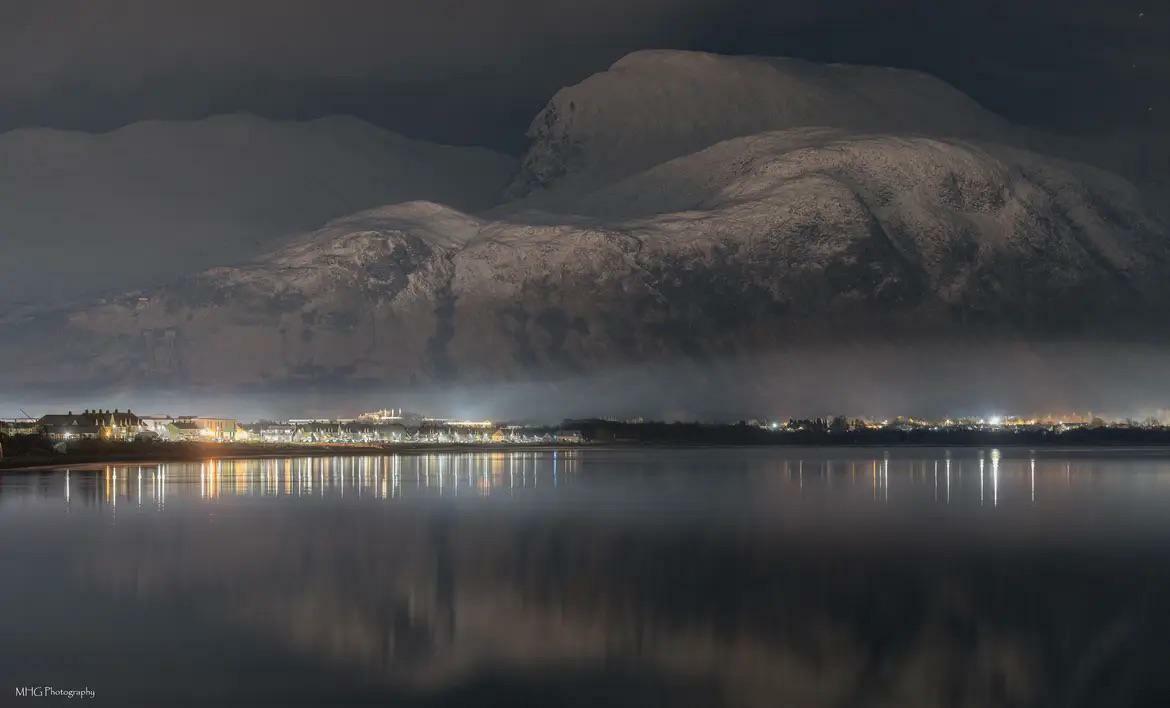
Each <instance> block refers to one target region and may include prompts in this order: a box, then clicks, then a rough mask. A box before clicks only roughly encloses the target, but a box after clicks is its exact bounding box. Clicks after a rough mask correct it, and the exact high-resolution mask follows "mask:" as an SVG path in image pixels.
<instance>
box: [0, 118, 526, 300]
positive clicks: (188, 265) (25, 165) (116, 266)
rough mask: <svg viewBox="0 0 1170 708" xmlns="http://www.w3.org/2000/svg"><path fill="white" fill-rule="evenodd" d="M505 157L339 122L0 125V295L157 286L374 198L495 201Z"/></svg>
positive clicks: (46, 296)
mask: <svg viewBox="0 0 1170 708" xmlns="http://www.w3.org/2000/svg"><path fill="white" fill-rule="evenodd" d="M514 169H515V161H514V160H513V159H512V158H510V157H507V156H504V155H499V154H496V153H493V152H490V151H488V150H482V149H478V148H457V147H447V146H442V145H434V144H430V143H425V142H419V141H415V140H408V139H406V138H403V137H402V136H399V135H396V134H394V133H390V132H387V131H385V130H382V129H380V128H376V127H374V126H372V125H370V124H368V123H365V122H362V121H359V120H356V119H352V118H343V117H335V118H324V119H320V120H314V121H308V122H278V121H271V120H265V119H262V118H257V117H254V116H246V115H228V116H216V117H213V118H208V119H205V120H199V121H186V122H182V121H150V122H143V123H135V124H133V125H129V126H126V127H124V128H120V129H118V130H115V131H112V132H109V133H102V134H88V133H77V132H68V131H60V130H47V129H22V130H14V131H10V132H7V133H3V134H0V243H3V258H2V259H0V303H4V304H11V303H13V302H21V301H24V302H32V303H41V302H45V301H46V300H48V301H53V300H56V299H59V298H62V297H69V296H75V295H79V294H84V293H87V292H90V291H92V290H93V289H94V288H98V287H100V288H103V289H105V290H108V291H114V292H117V291H120V290H126V289H129V288H134V287H140V286H142V285H146V284H154V283H158V282H165V280H167V279H169V278H172V277H174V276H176V275H183V274H189V273H191V272H193V271H194V270H198V269H200V268H205V267H208V266H211V265H215V264H221V263H237V262H241V261H243V260H247V259H249V258H252V257H254V256H256V255H258V254H259V253H262V252H263V251H265V250H268V249H270V248H271V247H272V246H273V245H274V244H275V243H276V242H277V241H276V240H277V239H281V238H284V237H286V236H287V235H288V234H289V233H294V232H298V231H303V230H308V229H313V228H317V227H318V226H320V225H321V224H322V223H323V222H325V221H327V220H329V219H332V218H336V217H339V216H342V215H344V214H348V213H352V212H355V211H358V210H361V209H367V208H369V207H372V206H377V205H379V204H386V203H393V202H396V201H403V200H410V199H432V200H436V201H441V202H445V203H449V204H452V205H455V206H457V207H459V208H462V209H480V208H483V207H487V206H490V205H492V204H494V203H496V202H497V201H498V199H499V196H500V194H501V192H502V191H503V188H504V186H505V185H506V183H507V180H508V179H509V177H510V176H511V174H512V172H513V171H514Z"/></svg>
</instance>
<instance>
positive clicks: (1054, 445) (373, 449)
mask: <svg viewBox="0 0 1170 708" xmlns="http://www.w3.org/2000/svg"><path fill="white" fill-rule="evenodd" d="M181 445H182V447H179V448H177V449H170V450H164V451H160V450H143V451H141V452H135V451H120V450H119V451H109V452H99V453H91V454H77V455H70V454H69V453H65V454H64V455H60V456H58V457H48V456H35V457H23V458H22V457H12V458H7V459H3V460H0V475H2V474H5V473H11V472H37V471H45V470H54V469H61V468H64V467H69V468H72V469H90V468H94V467H99V466H102V465H111V464H134V463H138V464H143V465H158V464H164V463H168V462H200V461H205V460H212V459H214V460H264V459H281V458H286V457H317V458H319V457H363V456H392V455H420V454H458V453H512V452H565V451H577V450H598V451H607V450H608V451H612V450H638V449H643V450H647V449H648V450H709V449H784V448H789V449H818V450H837V451H842V452H844V451H848V450H857V451H860V450H895V449H909V450H913V449H952V448H953V449H956V450H973V449H979V448H986V449H991V448H994V449H1004V450H1021V449H1024V450H1032V451H1043V452H1045V453H1052V452H1063V453H1067V454H1091V453H1094V452H1112V453H1136V454H1145V453H1164V454H1168V455H1170V445H1168V444H1166V443H1161V442H1149V443H1140V442H1139V443H1135V442H1131V441H1126V442H1120V441H1118V442H1098V443H1089V444H1086V443H1084V442H1076V443H1074V442H1072V441H1069V442H1068V443H1061V442H1043V443H1026V442H1019V443H1017V442H1012V443H997V442H994V441H986V442H966V441H965V442H956V443H949V444H946V443H943V444H940V443H936V442H893V443H873V442H819V443H796V442H776V443H718V442H694V443H686V442H673V441H661V442H659V441H606V442H592V443H590V442H586V443H575V444H574V443H567V444H566V443H562V444H555V443H552V444H550V443H495V444H492V443H436V444H429V443H404V444H396V445H386V446H377V445H358V444H354V445H345V444H338V445H286V444H257V443H196V444H189V443H188V444H181Z"/></svg>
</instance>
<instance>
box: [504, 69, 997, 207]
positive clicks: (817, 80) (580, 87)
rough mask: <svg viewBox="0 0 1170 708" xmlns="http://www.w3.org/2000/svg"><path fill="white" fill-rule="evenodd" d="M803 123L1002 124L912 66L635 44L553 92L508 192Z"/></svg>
mask: <svg viewBox="0 0 1170 708" xmlns="http://www.w3.org/2000/svg"><path fill="white" fill-rule="evenodd" d="M807 126H823V127H832V128H842V129H848V130H853V131H863V132H896V133H915V134H927V135H942V136H964V137H984V138H987V137H992V136H994V135H996V134H998V133H999V132H1001V131H1003V130H1005V129H1006V128H1007V127H1008V126H1007V124H1006V123H1005V122H1004V121H1003V120H1002V119H1000V118H999V117H997V116H995V115H994V114H992V113H990V112H988V111H987V110H985V109H983V108H982V107H980V106H979V105H978V104H977V103H975V102H974V101H973V100H971V99H970V98H969V97H967V96H966V95H964V94H962V93H960V92H959V91H957V90H955V89H954V88H952V87H951V86H950V85H948V84H946V83H945V82H943V81H941V80H939V79H936V78H934V77H932V76H929V75H927V74H923V73H919V72H914V71H906V70H900V69H887V68H882V67H868V66H853V65H846V64H827V65H826V64H816V63H813V62H808V61H803V60H799V59H787V58H773V57H751V56H736V57H731V56H721V55H716V54H707V53H702V52H686V51H673V50H651V51H638V52H634V53H632V54H629V55H627V56H625V57H623V58H621V59H619V60H618V61H617V62H616V63H614V64H613V65H612V66H611V67H610V68H609V69H608V70H607V71H603V72H600V73H597V74H594V75H592V76H590V77H588V78H586V79H585V80H584V81H582V82H580V83H578V84H576V85H574V86H569V87H567V88H564V89H561V90H560V91H558V92H557V94H556V95H555V96H553V98H552V100H551V101H549V103H548V105H547V106H546V107H545V108H544V110H542V111H541V112H540V113H539V114H538V115H537V116H536V118H535V119H534V120H533V121H532V124H531V126H530V128H529V131H528V135H529V138H530V139H531V141H532V143H531V147H530V149H529V150H528V152H527V153H526V154H525V156H524V158H523V162H522V168H521V172H520V174H519V175H518V176H517V178H516V179H515V180H514V181H513V183H512V186H511V188H510V194H512V195H513V196H523V195H525V194H527V193H529V192H531V191H533V190H540V189H545V188H549V187H553V186H560V185H577V186H595V185H597V184H600V183H603V182H605V181H608V180H612V179H614V178H617V177H621V176H624V175H627V174H631V173H633V172H637V171H639V170H642V169H645V168H647V167H650V166H652V165H655V164H658V163H660V162H664V161H666V160H669V159H671V158H674V157H678V156H680V155H686V154H689V153H692V152H695V151H696V150H699V149H702V148H704V147H706V146H708V145H712V144H714V143H717V142H719V141H721V140H726V139H728V138H733V137H738V136H741V135H751V134H754V133H759V132H763V131H767V130H780V129H786V128H796V127H807Z"/></svg>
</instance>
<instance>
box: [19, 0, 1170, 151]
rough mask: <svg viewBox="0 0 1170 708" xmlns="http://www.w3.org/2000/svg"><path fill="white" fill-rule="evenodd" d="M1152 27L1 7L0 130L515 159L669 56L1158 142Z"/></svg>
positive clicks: (972, 1) (1136, 15) (824, 11)
mask: <svg viewBox="0 0 1170 708" xmlns="http://www.w3.org/2000/svg"><path fill="white" fill-rule="evenodd" d="M1168 29H1170V13H1166V12H1165V10H1164V8H1155V7H1150V8H1145V9H1143V8H1142V7H1140V6H1139V5H1138V4H1136V3H1133V2H1122V3H1106V2H1103V1H1098V2H1088V1H1086V0H1081V1H1079V2H1066V1H1060V2H1058V1H1057V0H1032V1H1031V2H1027V3H1018V2H1013V3H1008V2H1000V1H998V0H969V1H967V2H947V3H939V2H925V1H919V0H879V1H877V2H875V1H873V0H868V1H862V0H816V1H814V0H787V1H785V2H773V1H768V0H732V1H731V2H728V1H726V0H723V1H719V0H594V1H592V2H576V1H572V0H546V1H538V0H485V1H481V2H459V1H454V0H432V1H431V2H427V3H422V2H417V1H414V0H411V1H406V2H401V1H391V2H373V1H370V0H355V1H352V2H346V3H336V2H323V1H320V0H284V1H283V2H277V1H275V0H251V1H249V2H223V1H220V0H216V1H210V2H209V1H205V2H189V1H183V0H89V1H88V2H52V3H50V2H43V1H42V0H9V1H8V2H5V3H4V5H3V7H0V65H3V66H5V67H8V68H9V70H6V71H4V72H0V105H3V106H4V107H5V109H4V111H3V112H0V130H3V129H8V128H12V127H15V126H18V125H52V126H55V127H69V128H82V129H106V128H111V127H114V126H117V125H121V124H124V123H128V122H132V121H134V120H139V119H142V118H159V117H163V118H188V117H200V116H204V115H208V114H212V113H221V112H233V111H251V112H255V113H259V114H262V115H267V116H270V117H277V118H284V117H290V118H306V117H316V116H320V115H324V114H329V113H349V114H354V115H358V116H360V117H362V118H365V119H367V120H370V121H372V122H375V123H378V124H380V125H383V126H386V127H389V128H392V129H395V130H399V131H401V132H405V133H408V134H411V135H415V136H418V137H425V138H431V139H438V140H444V141H447V142H455V143H464V144H466V143H481V144H489V145H492V146H495V147H503V148H506V149H510V150H513V151H516V150H518V149H520V147H521V146H522V144H523V137H522V133H523V130H524V128H525V127H526V125H527V122H528V120H530V119H531V116H532V115H533V114H534V113H535V112H536V110H538V109H539V107H540V106H541V105H542V104H543V102H544V101H545V100H546V99H547V98H548V96H549V95H551V93H552V92H554V91H555V90H556V89H557V88H559V87H560V86H562V85H565V84H567V83H572V82H575V81H578V80H580V79H581V78H583V77H584V76H586V75H588V74H589V73H592V72H593V71H597V70H600V69H602V68H604V67H605V66H606V65H607V64H608V63H610V62H612V61H613V60H614V59H616V58H617V57H618V56H620V55H622V54H624V53H625V52H627V51H629V50H632V49H637V48H644V47H677V48H689V49H700V50H708V51H719V52H727V53H761V54H779V55H792V56H801V57H806V58H811V59H818V60H824V61H847V62H858V63H870V64H886V65H895V66H901V67H909V68H916V69H921V70H925V71H929V72H931V73H934V74H937V75H939V76H941V77H943V78H944V79H947V80H949V81H951V82H952V83H954V84H956V85H957V86H959V88H961V89H963V90H964V91H967V92H968V93H970V94H972V95H974V96H975V97H976V98H977V99H979V100H980V101H982V102H983V103H985V104H986V105H988V106H989V107H991V108H992V109H994V110H997V111H999V112H1001V113H1003V114H1005V115H1008V116H1009V117H1012V118H1014V119H1016V120H1019V121H1023V122H1029V123H1034V124H1038V125H1041V126H1044V127H1054V128H1061V129H1075V130H1087V129H1094V130H1096V129H1101V128H1112V129H1116V128H1118V127H1142V128H1151V127H1152V128H1157V127H1158V126H1160V125H1162V123H1163V121H1162V120H1161V116H1162V115H1165V114H1166V113H1167V112H1170V104H1168V101H1170V99H1168V98H1167V92H1166V91H1165V90H1164V88H1165V86H1166V85H1167V82H1168V80H1170V59H1168V58H1167V54H1166V52H1165V49H1164V47H1165V39H1166V37H1167V36H1170V33H1168V32H1167V30H1168Z"/></svg>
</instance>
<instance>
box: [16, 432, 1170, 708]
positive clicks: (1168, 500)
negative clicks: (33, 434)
mask: <svg viewBox="0 0 1170 708" xmlns="http://www.w3.org/2000/svg"><path fill="white" fill-rule="evenodd" d="M0 578H2V581H0V679H2V684H0V691H2V693H0V704H8V703H10V702H15V703H17V704H20V705H26V704H28V702H29V701H32V700H33V699H28V698H14V693H13V691H14V688H15V687H17V686H24V685H52V686H55V687H58V688H65V689H69V688H76V689H80V688H82V687H89V688H90V689H92V690H93V691H94V692H95V693H96V696H97V698H96V700H93V701H87V702H86V703H88V704H109V705H186V704H216V703H218V704H230V705H253V704H271V705H293V704H310V703H320V704H325V705H340V704H346V703H373V704H384V705H401V706H412V705H475V706H485V705H501V706H505V705H506V706H518V705H542V706H543V705H549V706H560V705H579V706H601V705H622V706H639V707H641V706H653V705H672V706H711V705H733V706H782V705H793V706H891V707H893V706H936V705H953V706H1015V705H1019V706H1024V705H1043V706H1050V705H1051V706H1125V705H1170V669H1168V668H1167V667H1168V666H1170V453H1167V452H1165V451H1163V452H1148V451H1147V452H1139V451H1129V452H1127V451H1114V452H1107V453H1103V452H1100V451H1096V452H1092V451H1082V452H1077V451H1072V452H1069V451H1051V450H1049V451H1039V452H1035V453H1033V452H1031V451H1028V450H1010V449H1004V450H991V449H986V450H975V449H962V450H960V449H956V450H953V451H950V452H948V451H944V450H935V449H913V450H891V451H888V452H886V451H883V450H880V449H878V450H796V449H775V448H772V449H702V450H669V449H663V450H648V449H626V450H602V449H584V450H577V451H568V452H565V451H562V452H557V453H553V452H516V453H483V454H478V453H476V454H471V453H469V454H442V455H438V454H436V455H422V456H388V457H368V458H332V459H329V458H318V459H309V458H294V459H280V460H249V461H235V462H233V461H207V462H204V463H184V464H161V465H142V466H139V465H110V466H106V467H98V468H96V469H94V468H91V469H71V470H64V469H61V470H52V471H45V472H36V473H9V474H4V475H0ZM44 701H50V702H64V701H54V700H52V699H41V701H40V702H44ZM74 702H76V701H74Z"/></svg>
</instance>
